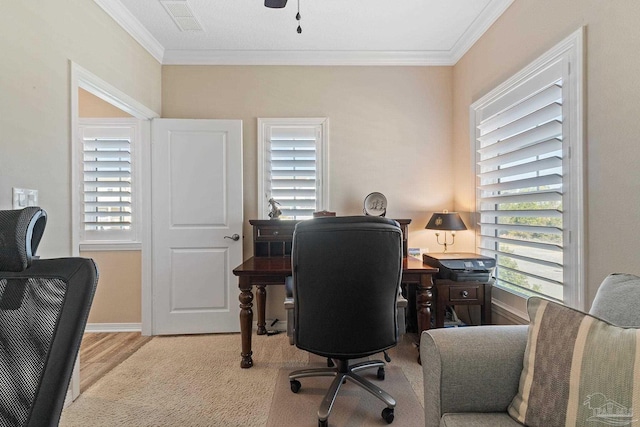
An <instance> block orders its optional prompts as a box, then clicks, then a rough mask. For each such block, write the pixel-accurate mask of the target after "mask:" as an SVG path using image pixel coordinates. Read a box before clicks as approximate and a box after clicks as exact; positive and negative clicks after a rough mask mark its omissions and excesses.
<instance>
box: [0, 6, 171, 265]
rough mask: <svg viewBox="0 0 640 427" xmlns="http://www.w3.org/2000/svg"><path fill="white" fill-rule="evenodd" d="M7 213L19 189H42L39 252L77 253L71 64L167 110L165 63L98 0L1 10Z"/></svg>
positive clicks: (2, 185) (1, 190) (2, 183)
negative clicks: (44, 221) (163, 80)
mask: <svg viewBox="0 0 640 427" xmlns="http://www.w3.org/2000/svg"><path fill="white" fill-rule="evenodd" d="M0 52H2V60H1V61H0V94H2V95H1V96H0V129H1V132H0V153H1V155H0V209H7V208H10V207H11V187H14V186H15V187H26V188H34V189H37V190H39V198H40V199H39V204H40V205H41V206H42V207H43V208H44V209H45V210H46V211H47V212H48V214H49V217H48V223H47V230H46V232H45V235H44V238H43V240H42V244H41V245H40V250H39V253H40V255H42V256H44V257H51V256H66V255H70V254H71V253H73V252H72V248H71V193H70V192H71V172H70V171H71V152H70V123H71V117H70V105H71V99H70V98H71V97H70V93H71V86H70V62H69V61H73V62H74V63H76V64H78V65H80V66H81V67H83V68H85V69H87V70H88V71H90V72H91V73H93V74H95V75H97V76H98V77H100V78H101V79H103V80H105V81H107V82H108V83H110V84H111V85H113V86H115V87H117V88H118V89H119V90H121V91H122V92H124V93H126V94H128V95H129V96H131V97H132V98H134V99H136V100H138V101H139V102H140V103H142V104H144V105H146V106H147V107H149V108H150V109H152V110H155V111H160V100H161V98H160V96H161V93H160V84H161V80H160V74H161V67H160V64H159V63H158V62H157V61H156V60H155V59H154V58H153V57H152V56H151V55H149V53H147V52H146V51H145V50H144V49H143V48H142V47H141V46H140V45H139V44H138V43H136V42H135V40H134V39H133V38H131V36H129V35H128V34H127V33H126V32H125V31H124V30H123V29H122V28H120V27H119V26H118V24H116V23H115V22H114V21H113V20H112V19H111V18H110V17H109V16H108V15H107V14H106V13H105V12H104V11H102V9H100V7H99V6H97V5H96V3H95V2H93V1H86V0H64V1H34V0H25V1H17V2H16V1H3V2H2V13H0Z"/></svg>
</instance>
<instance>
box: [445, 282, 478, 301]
mask: <svg viewBox="0 0 640 427" xmlns="http://www.w3.org/2000/svg"><path fill="white" fill-rule="evenodd" d="M448 288H449V295H448V297H449V302H451V303H460V302H469V303H473V304H482V303H483V301H484V295H483V293H482V286H481V285H476V286H474V285H449V286H448Z"/></svg>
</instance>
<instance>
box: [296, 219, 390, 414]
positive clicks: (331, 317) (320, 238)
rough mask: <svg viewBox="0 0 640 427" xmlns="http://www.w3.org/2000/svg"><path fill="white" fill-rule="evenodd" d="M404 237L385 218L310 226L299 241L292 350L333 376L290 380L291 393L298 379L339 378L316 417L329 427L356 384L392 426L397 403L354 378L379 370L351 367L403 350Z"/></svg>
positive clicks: (371, 364) (301, 228)
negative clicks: (346, 389)
mask: <svg viewBox="0 0 640 427" xmlns="http://www.w3.org/2000/svg"><path fill="white" fill-rule="evenodd" d="M401 242H402V235H401V231H400V228H399V226H398V224H397V223H396V222H395V221H393V220H389V219H385V218H379V217H327V218H316V219H313V220H309V221H304V222H301V223H299V224H298V225H297V226H296V229H295V231H294V234H293V249H292V269H293V297H294V301H295V303H294V322H295V330H294V342H295V344H296V346H297V347H298V348H300V349H302V350H306V351H309V352H311V353H314V354H317V355H319V356H323V357H328V358H331V359H333V360H334V361H335V362H336V365H337V366H336V367H335V368H330V367H327V368H317V369H304V370H298V371H295V372H292V373H291V374H289V381H290V385H291V390H292V391H293V392H294V393H297V392H298V391H299V390H300V387H301V383H300V381H298V380H299V379H300V378H304V377H312V376H334V379H333V382H332V383H331V386H330V387H329V390H328V391H327V394H326V396H325V397H324V399H323V401H322V403H321V405H320V409H319V410H318V425H319V426H327V425H328V421H327V419H328V417H329V414H330V412H331V408H332V407H333V403H334V401H335V399H336V396H337V394H338V391H339V389H340V386H341V385H342V384H343V382H345V380H350V381H352V382H354V383H356V384H357V385H359V386H360V387H362V388H364V389H365V390H367V391H368V392H369V393H371V394H373V395H374V396H376V397H377V398H378V399H380V400H382V401H383V402H384V403H385V404H386V406H387V407H386V408H385V409H384V410H383V411H382V417H383V418H384V419H385V420H386V421H387V422H388V423H391V422H392V421H393V418H394V408H395V405H396V402H395V400H394V399H393V397H391V396H390V395H389V394H388V393H386V392H385V391H384V390H382V389H380V388H379V387H378V386H376V385H375V384H373V383H372V382H370V381H368V380H366V379H365V378H363V377H361V376H359V375H358V374H357V373H356V372H358V371H360V370H363V369H367V368H378V369H379V370H378V378H379V379H383V378H384V366H385V364H384V362H383V361H381V360H371V361H365V362H360V363H355V364H352V365H350V364H349V360H352V359H358V358H362V357H368V356H371V355H373V354H375V353H379V352H382V351H384V350H387V349H389V348H391V347H393V346H395V345H396V344H397V341H398V324H397V316H396V314H397V307H396V302H397V298H398V287H399V286H400V279H401V274H402V243H401Z"/></svg>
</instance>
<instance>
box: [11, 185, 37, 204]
mask: <svg viewBox="0 0 640 427" xmlns="http://www.w3.org/2000/svg"><path fill="white" fill-rule="evenodd" d="M27 206H38V190H32V189H29V188H15V187H14V188H13V209H22V208H26V207H27Z"/></svg>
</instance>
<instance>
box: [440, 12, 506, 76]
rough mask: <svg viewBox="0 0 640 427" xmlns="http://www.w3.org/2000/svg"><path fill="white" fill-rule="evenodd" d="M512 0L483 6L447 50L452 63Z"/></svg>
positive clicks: (458, 58) (476, 39)
mask: <svg viewBox="0 0 640 427" xmlns="http://www.w3.org/2000/svg"><path fill="white" fill-rule="evenodd" d="M513 2H514V0H494V1H492V2H491V3H489V4H488V5H487V7H485V8H484V10H483V11H482V12H481V13H480V15H479V16H478V17H477V18H476V20H475V21H474V23H473V24H472V25H471V26H469V28H467V31H465V32H464V34H463V35H462V37H460V39H458V41H457V42H456V44H455V45H453V47H452V48H451V50H450V51H449V54H450V59H451V62H452V64H453V65H455V64H456V63H457V62H458V61H459V60H460V58H462V57H463V56H464V54H465V53H467V51H468V50H469V49H471V46H473V45H474V44H475V43H476V42H477V41H478V40H479V39H480V37H482V35H483V34H484V33H485V32H486V31H487V30H488V29H489V27H491V26H492V25H493V23H494V22H496V20H497V19H498V18H499V17H500V15H502V14H503V13H504V11H505V10H507V8H508V7H509V6H511V3H513Z"/></svg>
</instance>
